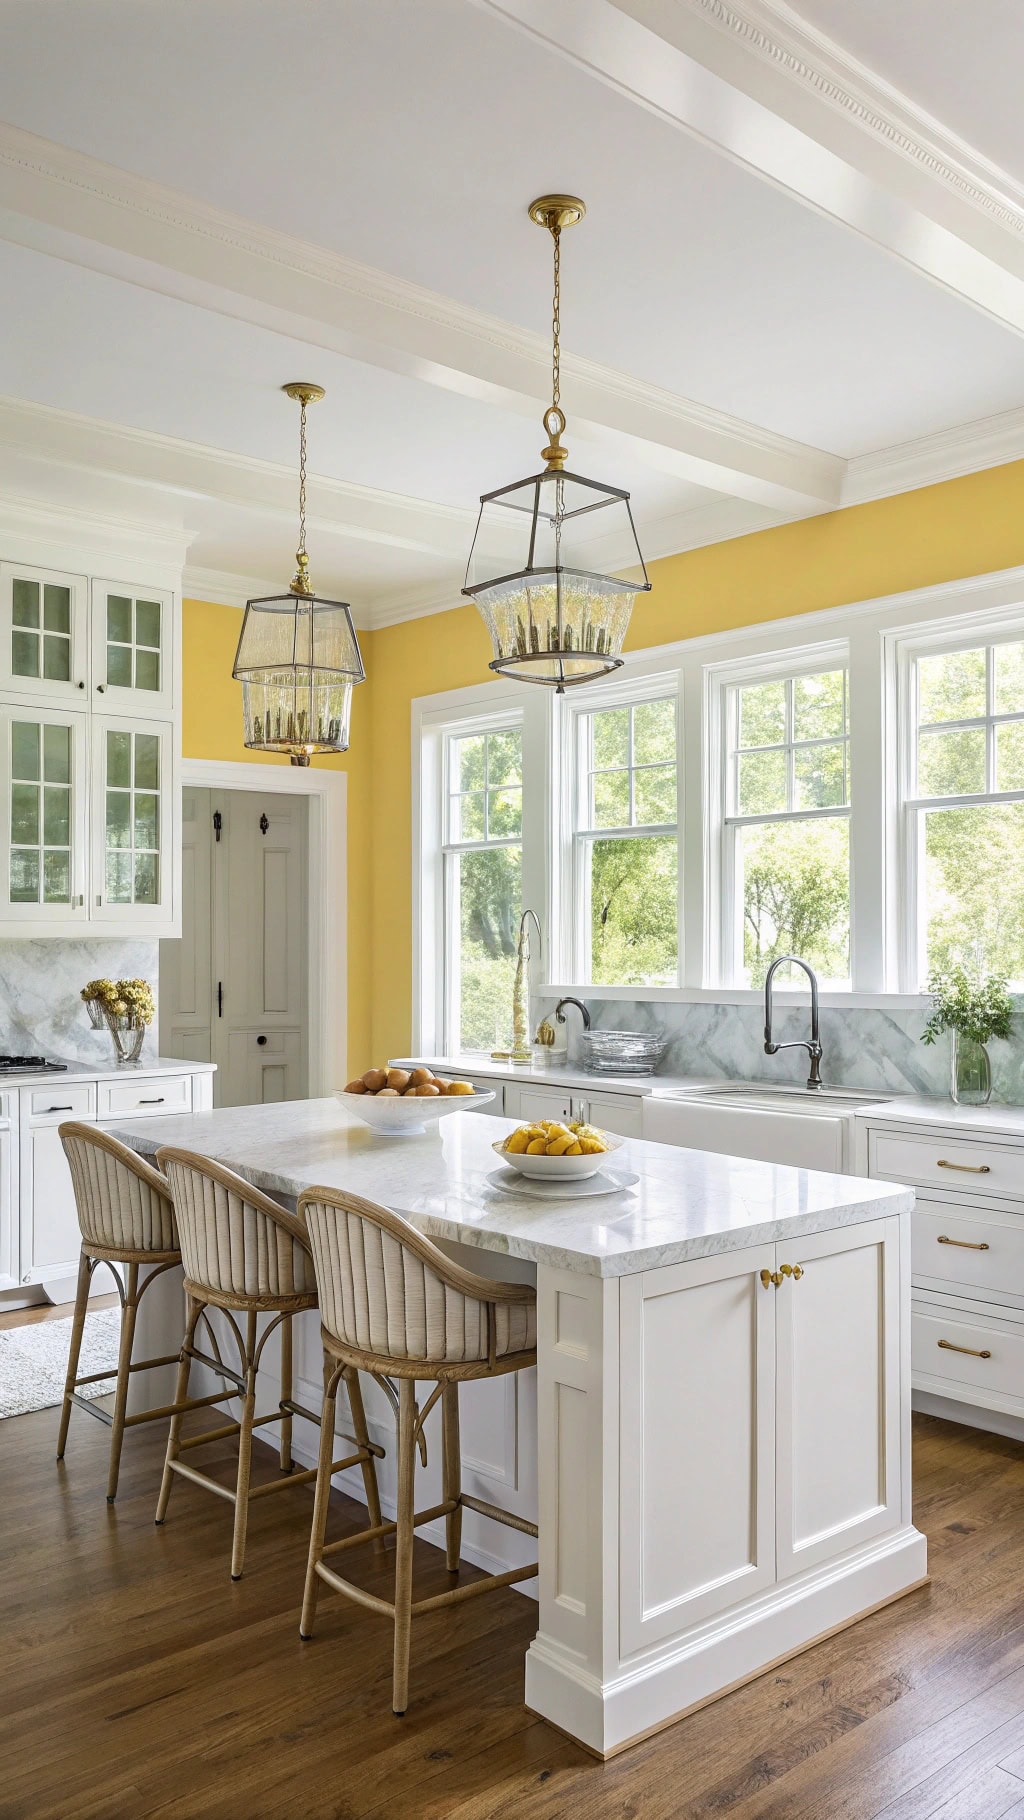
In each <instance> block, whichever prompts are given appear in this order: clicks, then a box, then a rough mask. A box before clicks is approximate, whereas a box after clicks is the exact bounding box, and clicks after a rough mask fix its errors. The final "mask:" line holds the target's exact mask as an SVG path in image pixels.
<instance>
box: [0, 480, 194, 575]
mask: <svg viewBox="0 0 1024 1820" xmlns="http://www.w3.org/2000/svg"><path fill="white" fill-rule="evenodd" d="M190 542H191V539H190V537H189V536H188V535H187V534H185V533H184V532H182V531H180V530H174V529H168V527H167V525H166V524H165V523H160V522H159V521H157V520H150V519H145V518H137V517H131V516H127V515H121V514H116V513H101V512H95V511H91V510H90V511H87V512H81V511H75V510H74V509H73V508H71V507H68V506H64V505H59V504H54V505H49V504H40V502H39V500H37V499H29V498H25V497H24V496H23V495H20V494H16V493H10V492H3V491H0V545H2V548H3V555H4V560H5V561H26V562H27V561H32V562H35V563H39V564H43V565H44V566H45V565H46V564H50V565H52V566H56V567H63V568H67V569H72V570H73V569H77V568H84V569H86V571H87V572H92V573H96V565H97V563H99V564H100V565H101V566H102V567H103V568H110V567H111V566H115V567H116V568H117V569H118V571H119V572H120V574H122V575H123V576H124V577H125V578H127V577H128V576H129V575H131V576H133V577H135V578H138V579H139V580H142V579H143V578H146V579H148V580H149V581H150V583H151V585H156V583H157V579H158V578H160V585H162V586H164V587H171V588H174V589H175V590H177V589H179V588H180V585H181V574H182V568H183V565H184V562H185V558H186V555H187V553H188V547H189V543H190Z"/></svg>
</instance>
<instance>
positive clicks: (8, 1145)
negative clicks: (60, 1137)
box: [0, 1096, 20, 1289]
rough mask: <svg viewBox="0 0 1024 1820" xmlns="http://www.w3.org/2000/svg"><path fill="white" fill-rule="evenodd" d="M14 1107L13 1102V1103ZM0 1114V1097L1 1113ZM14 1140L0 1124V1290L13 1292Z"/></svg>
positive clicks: (15, 1255) (15, 1270) (16, 1236)
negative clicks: (11, 1290)
mask: <svg viewBox="0 0 1024 1820" xmlns="http://www.w3.org/2000/svg"><path fill="white" fill-rule="evenodd" d="M15 1103H16V1102H15ZM2 1111H3V1101H2V1096H0V1112H2ZM16 1143H17V1139H16V1136H15V1133H14V1132H13V1131H12V1130H11V1127H10V1124H9V1123H7V1122H6V1121H0V1289H12V1288H16V1287H17V1283H18V1244H19V1238H20V1234H19V1232H18V1201H17V1179H18V1178H17V1169H16V1158H15V1146H16Z"/></svg>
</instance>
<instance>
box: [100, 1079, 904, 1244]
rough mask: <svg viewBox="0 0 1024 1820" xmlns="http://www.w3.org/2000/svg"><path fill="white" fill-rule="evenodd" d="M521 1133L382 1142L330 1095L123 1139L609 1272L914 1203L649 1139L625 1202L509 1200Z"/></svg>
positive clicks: (474, 1127) (228, 1112) (485, 1127)
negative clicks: (504, 1165)
mask: <svg viewBox="0 0 1024 1820" xmlns="http://www.w3.org/2000/svg"><path fill="white" fill-rule="evenodd" d="M513 1128H514V1122H513V1121H512V1120H509V1119H496V1118H492V1117H490V1116H489V1115H488V1114H487V1113H484V1112H473V1113H458V1114H454V1115H452V1116H451V1117H447V1118H444V1119H442V1120H440V1121H439V1123H438V1124H437V1125H436V1126H435V1127H434V1128H433V1129H431V1130H428V1131H427V1132H426V1133H425V1134H423V1135H421V1136H406V1137H392V1136H384V1135H382V1134H381V1133H379V1132H373V1131H371V1130H370V1129H369V1128H368V1127H367V1126H366V1125H364V1124H363V1123H362V1121H361V1120H359V1119H357V1118H356V1116H355V1115H354V1114H353V1113H350V1112H349V1111H348V1110H347V1108H345V1107H343V1106H341V1105H340V1104H339V1103H338V1102H337V1101H336V1100H333V1099H321V1100H296V1101H291V1102H288V1103H284V1104H280V1105H275V1106H238V1107H225V1108H222V1109H221V1110H219V1111H213V1112H199V1113H179V1114H171V1115H168V1116H167V1117H163V1116H158V1117H155V1118H154V1117H150V1118H146V1119H125V1120H123V1121H121V1122H120V1123H119V1124H118V1125H117V1126H116V1127H115V1128H114V1134H115V1136H118V1137H120V1138H121V1139H122V1140H123V1141H124V1142H125V1143H129V1144H131V1145H132V1146H133V1148H134V1149H136V1150H138V1151H139V1152H140V1153H141V1154H143V1155H151V1154H152V1153H153V1152H154V1151H156V1150H157V1149H158V1148H159V1147H160V1145H162V1144H177V1145H180V1146H182V1147H184V1148H187V1149H191V1150H197V1151H200V1152H202V1153H203V1154H205V1155H206V1156H209V1157H213V1158H215V1159H216V1160H218V1161H219V1162H222V1163H225V1164H227V1165H228V1167H229V1168H232V1169H236V1170H237V1171H238V1172H239V1174H241V1175H244V1176H245V1177H246V1178H247V1179H248V1180H249V1181H251V1182H253V1183H254V1184H255V1185H256V1186H257V1187H259V1188H264V1189H266V1190H267V1192H268V1193H270V1194H277V1195H287V1196H296V1195H298V1194H300V1193H301V1192H302V1190H303V1189H304V1188H309V1187H313V1186H317V1185H319V1186H325V1187H332V1188H336V1189H348V1190H350V1191H351V1192H353V1193H356V1194H361V1195H365V1196H366V1197H367V1198H368V1199H370V1200H376V1201H379V1202H381V1203H383V1204H384V1205H385V1206H388V1207H390V1208H392V1209H393V1210H394V1211H395V1212H397V1213H400V1214H402V1215H403V1216H404V1217H405V1218H406V1219H408V1220H409V1221H411V1223H412V1224H413V1225H415V1226H417V1227H418V1228H419V1229H420V1230H421V1231H422V1232H425V1233H427V1234H428V1236H429V1237H431V1238H436V1239H446V1240H448V1241H450V1242H452V1241H453V1242H457V1243H460V1244H463V1245H471V1246H474V1247H476V1248H477V1249H480V1250H482V1251H495V1252H503V1253H505V1254H507V1255H509V1256H511V1257H516V1258H522V1259H526V1260H528V1261H531V1262H533V1263H543V1264H549V1265H552V1266H554V1267H556V1268H560V1269H567V1270H575V1271H579V1272H583V1273H585V1274H588V1275H591V1276H601V1277H614V1276H626V1275H630V1274H633V1273H635V1272H637V1271H642V1270H654V1269H658V1268H660V1267H661V1266H662V1265H666V1264H674V1263H680V1262H682V1261H683V1260H685V1259H687V1258H694V1257H707V1256H710V1255H712V1254H713V1253H716V1252H723V1251H734V1250H738V1249H740V1248H741V1247H742V1246H744V1245H754V1244H764V1243H773V1242H774V1241H776V1240H778V1239H782V1238H797V1237H800V1236H802V1235H804V1234H807V1233H811V1232H821V1231H826V1230H830V1229H832V1228H833V1227H837V1226H843V1225H852V1224H855V1223H857V1222H858V1221H863V1220H871V1219H881V1218H884V1217H885V1216H887V1215H889V1214H898V1213H909V1212H910V1210H911V1208H912V1206H913V1201H914V1197H913V1194H912V1192H911V1191H910V1190H909V1189H905V1188H900V1187H897V1186H894V1185H893V1184H892V1183H889V1182H880V1181H878V1182H875V1181H861V1180H858V1179H855V1178H854V1177H852V1176H842V1175H827V1174H823V1173H820V1172H818V1171H816V1170H809V1169H792V1168H787V1167H782V1166H780V1165H776V1164H770V1163H759V1162H751V1161H748V1160H745V1159H743V1158H738V1157H728V1156H717V1155H713V1154H711V1153H710V1152H706V1151H701V1150H683V1149H677V1148H675V1147H673V1146H670V1145H666V1144H655V1143H647V1142H644V1141H641V1140H640V1139H634V1140H630V1142H629V1143H628V1144H627V1145H625V1146H624V1147H623V1149H621V1150H620V1151H618V1152H617V1153H616V1155H615V1157H614V1160H613V1164H612V1167H613V1169H614V1168H617V1169H620V1170H629V1171H632V1172H634V1173H635V1174H636V1175H637V1176H638V1177H639V1180H638V1182H637V1184H636V1186H635V1187H633V1188H628V1189H623V1190H622V1192H621V1193H620V1194H607V1195H601V1196H596V1195H595V1196H589V1197H587V1198H581V1199H579V1200H558V1201H553V1200H549V1199H541V1198H540V1197H538V1196H537V1195H536V1194H532V1193H531V1192H530V1189H529V1185H528V1184H527V1183H526V1181H525V1180H524V1183H523V1189H522V1191H521V1192H517V1193H516V1194H514V1195H510V1194H507V1193H504V1192H502V1191H501V1190H500V1189H497V1188H495V1187H494V1186H493V1185H492V1184H491V1183H490V1182H489V1181H488V1177H489V1176H491V1175H492V1174H493V1173H494V1171H495V1170H496V1169H498V1168H499V1167H500V1164H499V1162H498V1158H497V1157H496V1156H495V1154H494V1152H493V1150H492V1148H491V1145H492V1144H493V1143H494V1142H496V1141H497V1140H498V1139H500V1138H503V1137H504V1136H506V1134H507V1133H508V1132H509V1131H510V1130H512V1129H513ZM481 1268H485V1266H484V1265H483V1262H482V1263H481Z"/></svg>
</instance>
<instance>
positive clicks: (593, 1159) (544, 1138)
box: [493, 1119, 624, 1181]
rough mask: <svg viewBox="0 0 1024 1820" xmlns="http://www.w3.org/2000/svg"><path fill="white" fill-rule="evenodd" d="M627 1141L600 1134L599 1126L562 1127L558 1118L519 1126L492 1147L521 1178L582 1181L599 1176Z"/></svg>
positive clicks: (566, 1125) (576, 1121) (577, 1124)
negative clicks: (598, 1173) (600, 1170)
mask: <svg viewBox="0 0 1024 1820" xmlns="http://www.w3.org/2000/svg"><path fill="white" fill-rule="evenodd" d="M623 1142H624V1140H623V1139H622V1138H620V1137H615V1136H613V1134H612V1133H611V1132H610V1131H599V1130H598V1129H597V1126H596V1125H586V1124H583V1123H582V1122H581V1121H579V1120H575V1121H572V1122H570V1123H568V1124H564V1125H563V1124H561V1123H560V1122H559V1121H558V1120H556V1119H537V1120H536V1122H535V1123H534V1124H532V1125H518V1126H517V1127H516V1129H515V1131H513V1132H512V1134H511V1136H510V1137H507V1138H503V1139H502V1141H501V1143H499V1144H495V1145H494V1146H493V1149H494V1153H495V1155H496V1156H498V1157H500V1158H501V1161H502V1162H503V1163H507V1164H508V1165H509V1167H510V1168H511V1169H517V1170H518V1171H519V1174H520V1175H527V1176H533V1177H534V1178H535V1180H538V1181H557V1180H558V1179H559V1178H560V1177H561V1178H563V1179H564V1178H565V1177H569V1178H572V1177H575V1178H576V1179H577V1180H580V1179H581V1178H582V1177H585V1176H588V1175H596V1174H597V1172H598V1170H599V1169H602V1168H603V1167H604V1165H605V1163H606V1162H607V1161H608V1158H609V1157H610V1156H611V1155H613V1153H614V1152H615V1151H616V1150H621V1148H622V1145H623Z"/></svg>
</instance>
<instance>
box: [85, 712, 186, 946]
mask: <svg viewBox="0 0 1024 1820" xmlns="http://www.w3.org/2000/svg"><path fill="white" fill-rule="evenodd" d="M172 732H173V729H172V728H171V727H170V726H169V725H168V723H167V722H166V721H145V720H136V719H134V718H130V717H128V716H120V715H109V714H94V715H93V717H92V737H93V755H92V778H93V801H92V814H91V818H90V819H91V823H92V841H93V865H92V881H93V901H92V904H91V906H90V909H91V915H92V920H93V921H94V922H98V923H100V922H102V923H106V922H117V923H122V922H124V921H125V919H126V918H128V919H130V920H131V921H132V922H133V923H134V924H135V926H136V927H137V928H138V929H140V930H141V929H143V928H145V926H146V925H147V924H148V923H158V924H159V923H164V922H166V920H167V918H168V916H169V915H170V914H171V885H172V871H173V867H172V859H171V830H172V814H171V808H172V801H171V777H172V770H173V754H172V739H171V736H172Z"/></svg>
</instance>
